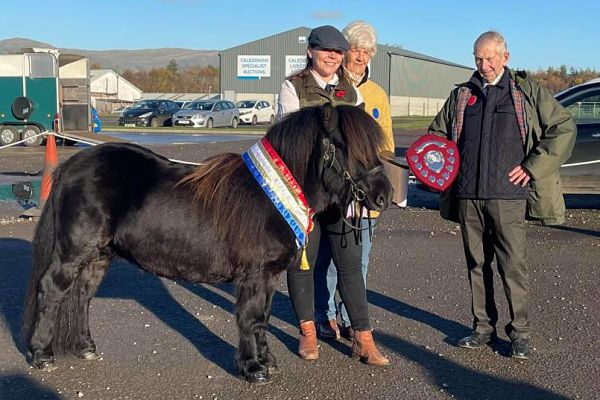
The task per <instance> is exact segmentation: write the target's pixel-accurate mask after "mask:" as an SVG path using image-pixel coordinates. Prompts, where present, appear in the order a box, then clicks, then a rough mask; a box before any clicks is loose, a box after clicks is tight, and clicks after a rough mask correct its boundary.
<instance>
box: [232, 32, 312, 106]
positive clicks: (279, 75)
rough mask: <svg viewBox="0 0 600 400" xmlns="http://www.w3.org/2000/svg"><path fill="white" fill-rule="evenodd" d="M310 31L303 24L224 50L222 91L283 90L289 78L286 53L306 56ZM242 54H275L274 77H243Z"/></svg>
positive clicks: (273, 60)
mask: <svg viewBox="0 0 600 400" xmlns="http://www.w3.org/2000/svg"><path fill="white" fill-rule="evenodd" d="M309 33H310V28H306V27H300V28H296V29H293V30H291V31H287V32H283V33H280V34H277V35H273V36H269V37H267V38H264V39H260V40H256V41H254V42H250V43H247V44H244V45H241V46H238V47H233V48H231V49H228V50H226V51H223V52H221V53H220V58H221V92H225V91H226V90H233V91H234V92H235V93H236V95H237V94H242V93H263V94H277V93H279V89H280V88H281V83H282V82H283V81H284V80H285V78H286V76H285V56H286V55H294V56H303V57H306V47H307V42H306V40H307V38H308V34H309ZM238 55H268V56H271V73H270V77H267V78H261V79H239V78H238V68H237V67H238Z"/></svg>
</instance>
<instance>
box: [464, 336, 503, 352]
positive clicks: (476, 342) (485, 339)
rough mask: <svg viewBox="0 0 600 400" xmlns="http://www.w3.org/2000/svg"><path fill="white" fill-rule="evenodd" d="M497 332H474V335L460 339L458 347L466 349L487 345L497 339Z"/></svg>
mask: <svg viewBox="0 0 600 400" xmlns="http://www.w3.org/2000/svg"><path fill="white" fill-rule="evenodd" d="M496 339H497V336H496V333H487V334H484V333H477V332H474V333H473V334H472V335H469V336H467V337H464V338H462V339H460V340H459V341H458V347H463V348H465V349H478V348H480V347H483V346H485V345H486V344H488V343H491V342H494V341H496Z"/></svg>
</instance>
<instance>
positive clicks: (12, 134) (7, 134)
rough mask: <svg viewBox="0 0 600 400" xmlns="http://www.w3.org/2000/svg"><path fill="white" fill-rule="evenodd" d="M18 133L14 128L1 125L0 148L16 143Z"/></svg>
mask: <svg viewBox="0 0 600 400" xmlns="http://www.w3.org/2000/svg"><path fill="white" fill-rule="evenodd" d="M18 135H19V132H18V131H17V128H15V127H14V126H9V125H3V126H2V127H0V146H7V145H9V144H12V143H14V142H16V141H17V138H18V137H19V136H18Z"/></svg>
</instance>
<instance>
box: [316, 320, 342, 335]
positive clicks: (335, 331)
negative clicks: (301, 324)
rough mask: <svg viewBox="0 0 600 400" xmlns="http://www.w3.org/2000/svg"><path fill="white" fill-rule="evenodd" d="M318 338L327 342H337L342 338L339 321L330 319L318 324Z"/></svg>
mask: <svg viewBox="0 0 600 400" xmlns="http://www.w3.org/2000/svg"><path fill="white" fill-rule="evenodd" d="M317 336H318V337H319V338H321V339H325V340H337V339H339V338H340V329H339V328H338V324H337V321H336V320H335V319H330V320H329V321H325V322H317Z"/></svg>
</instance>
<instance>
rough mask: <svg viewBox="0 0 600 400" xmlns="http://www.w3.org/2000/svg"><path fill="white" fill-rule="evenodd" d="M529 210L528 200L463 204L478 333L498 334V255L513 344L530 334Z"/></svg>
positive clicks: (461, 217) (460, 212) (460, 211)
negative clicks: (495, 282) (527, 235)
mask: <svg viewBox="0 0 600 400" xmlns="http://www.w3.org/2000/svg"><path fill="white" fill-rule="evenodd" d="M525 208H526V201H525V200H500V199H497V200H496V199H494V200H470V199H460V200H459V202H458V218H459V221H460V225H461V230H462V238H463V245H464V249H465V257H466V259H467V268H468V271H469V282H470V284H471V295H472V312H473V329H474V330H475V331H476V332H478V333H484V334H485V333H491V332H493V331H495V329H496V323H497V322H498V310H497V309H496V303H495V301H494V285H493V277H494V272H493V270H492V261H493V260H494V255H495V256H496V264H497V267H498V273H499V274H500V277H501V278H502V283H503V285H504V293H505V294H506V299H507V300H508V308H509V312H510V319H511V322H510V323H509V324H508V325H507V326H506V333H507V335H508V336H509V337H510V338H511V339H513V340H514V339H517V338H528V337H529V335H530V331H531V329H530V325H529V320H528V296H529V271H528V269H527V264H526V262H525Z"/></svg>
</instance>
